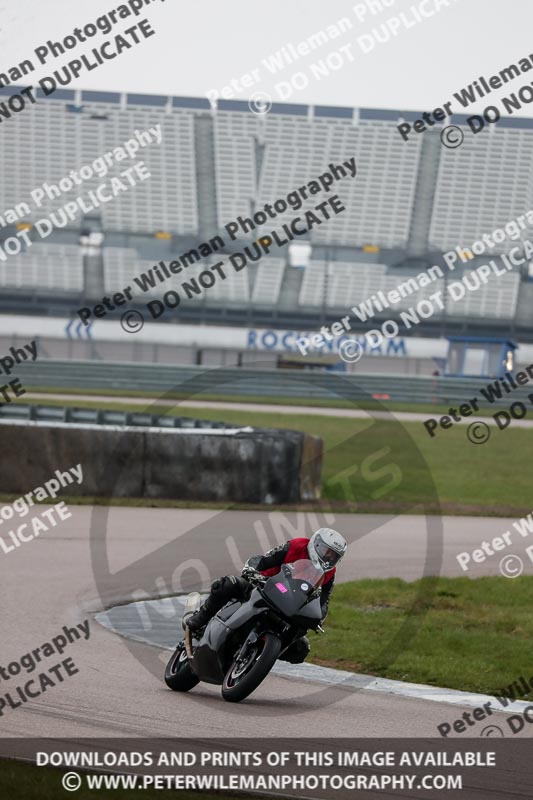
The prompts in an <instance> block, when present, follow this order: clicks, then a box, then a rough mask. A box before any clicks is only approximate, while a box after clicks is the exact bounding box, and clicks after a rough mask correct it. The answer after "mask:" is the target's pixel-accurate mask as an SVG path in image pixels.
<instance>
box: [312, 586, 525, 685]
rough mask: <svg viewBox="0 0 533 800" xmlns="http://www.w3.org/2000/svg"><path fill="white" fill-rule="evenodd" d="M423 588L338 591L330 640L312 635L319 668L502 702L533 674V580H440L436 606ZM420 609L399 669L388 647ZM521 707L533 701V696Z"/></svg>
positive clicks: (314, 658)
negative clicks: (425, 596)
mask: <svg viewBox="0 0 533 800" xmlns="http://www.w3.org/2000/svg"><path fill="white" fill-rule="evenodd" d="M420 583H421V582H420V581H415V582H413V583H406V582H405V581H402V580H400V579H399V578H390V579H387V580H361V581H355V582H351V583H344V584H340V585H338V586H336V587H335V591H334V595H333V599H332V603H331V610H330V614H329V616H328V619H327V625H326V629H327V632H326V635H325V636H321V637H316V636H314V635H313V634H311V636H312V639H311V657H310V660H311V661H313V662H314V663H316V664H322V665H324V666H328V667H335V668H337V669H346V670H350V671H353V672H362V673H365V674H370V675H378V676H380V677H383V678H391V679H394V680H402V681H408V682H411V683H424V684H429V685H431V686H441V687H446V688H449V689H460V690H462V691H472V692H481V693H484V694H489V695H494V696H500V695H501V694H502V690H503V691H504V692H505V687H507V686H509V685H510V684H511V683H512V682H513V681H516V680H518V679H519V678H520V677H521V676H524V677H525V678H526V679H528V678H530V676H531V675H532V674H533V660H532V656H531V638H532V636H533V618H532V616H531V594H532V591H533V577H532V576H522V577H519V578H516V579H514V580H513V581H512V584H510V580H509V579H508V578H504V577H486V578H476V579H471V578H439V579H438V582H437V585H436V591H435V594H434V596H433V598H432V599H431V600H428V601H424V600H422V599H420V598H421V597H422V596H423V593H422V592H421V591H420ZM412 608H413V612H412V613H413V615H414V621H415V623H417V633H416V635H415V636H414V637H412V638H411V639H410V640H409V641H408V642H407V643H406V646H405V648H404V649H402V651H401V653H400V655H399V656H398V657H397V658H396V659H395V660H394V662H393V663H391V664H388V663H387V652H386V651H385V652H383V651H384V648H385V646H386V643H387V642H391V641H392V640H393V637H394V636H395V635H396V634H397V633H398V632H399V630H400V628H401V626H402V624H403V623H404V621H405V615H406V612H407V611H409V610H410V609H412ZM516 699H521V700H533V693H532V692H530V693H529V694H527V695H524V696H522V697H519V696H517V697H516Z"/></svg>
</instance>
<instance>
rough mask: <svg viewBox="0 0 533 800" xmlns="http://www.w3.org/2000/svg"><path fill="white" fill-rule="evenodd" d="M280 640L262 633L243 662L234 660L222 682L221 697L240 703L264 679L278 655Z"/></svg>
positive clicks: (230, 701)
mask: <svg viewBox="0 0 533 800" xmlns="http://www.w3.org/2000/svg"><path fill="white" fill-rule="evenodd" d="M280 650H281V642H280V640H279V639H278V637H277V636H274V634H273V633H264V634H262V636H260V637H259V638H258V640H257V642H256V643H255V644H254V645H253V646H252V647H251V649H250V652H249V653H248V655H247V657H246V659H245V660H244V662H241V663H239V662H236V661H234V662H233V664H232V665H231V667H230V668H229V670H228V672H227V673H226V676H225V677H224V682H223V684H222V697H223V698H224V700H227V701H228V702H229V703H240V701H241V700H244V698H245V697H248V695H249V694H251V693H252V692H253V691H254V690H255V689H257V687H258V686H259V684H260V683H261V682H262V681H264V679H265V678H266V676H267V675H268V673H269V672H270V670H271V669H272V667H273V666H274V663H275V661H276V659H277V657H278V656H279V653H280Z"/></svg>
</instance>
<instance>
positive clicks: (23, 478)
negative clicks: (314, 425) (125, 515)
mask: <svg viewBox="0 0 533 800" xmlns="http://www.w3.org/2000/svg"><path fill="white" fill-rule="evenodd" d="M0 440H1V441H2V459H0V486H1V487H2V492H5V493H9V494H22V495H23V494H25V493H26V492H27V491H28V487H37V486H42V485H43V484H44V483H45V481H47V480H48V479H49V478H50V477H52V476H53V474H54V472H55V471H56V470H58V469H59V470H61V471H66V470H68V469H69V468H70V467H73V466H75V465H76V464H81V465H82V468H83V473H84V480H83V483H82V484H81V485H77V484H73V485H72V486H70V487H66V489H65V490H64V494H67V495H68V494H76V495H84V496H99V497H102V496H103V497H109V498H110V499H111V498H113V497H138V498H142V497H150V498H166V499H175V500H209V501H213V500H214V501H221V502H241V503H265V504H273V503H276V504H277V503H294V502H300V501H303V500H316V499H318V498H319V497H320V481H321V469H322V440H321V439H320V438H318V437H314V436H308V435H307V434H305V433H301V432H299V431H288V430H269V429H249V428H248V429H242V430H232V429H229V428H222V429H221V428H214V427H213V428H212V429H211V430H205V429H201V430H195V429H187V428H163V427H162V428H153V427H150V428H146V427H130V428H124V427H118V426H116V425H105V424H100V425H98V424H80V423H76V422H55V423H50V422H28V421H26V422H24V421H22V420H18V421H13V420H9V419H7V418H4V419H1V420H0Z"/></svg>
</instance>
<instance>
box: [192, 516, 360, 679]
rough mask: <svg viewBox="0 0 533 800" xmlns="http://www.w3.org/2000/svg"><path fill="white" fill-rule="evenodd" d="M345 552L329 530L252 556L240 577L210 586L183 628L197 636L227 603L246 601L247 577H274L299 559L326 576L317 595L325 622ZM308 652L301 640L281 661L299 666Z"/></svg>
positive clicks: (341, 540)
mask: <svg viewBox="0 0 533 800" xmlns="http://www.w3.org/2000/svg"><path fill="white" fill-rule="evenodd" d="M346 548H347V544H346V540H345V539H344V537H343V536H341V534H340V533H338V532H337V531H334V530H333V529H332V528H319V529H318V530H317V531H315V533H313V535H312V536H311V538H310V539H305V538H298V539H290V540H289V541H288V542H285V544H283V545H280V546H279V547H274V548H273V549H272V550H269V551H268V553H266V554H265V555H264V556H252V558H249V559H248V561H247V562H246V564H245V565H244V568H243V570H242V573H241V577H236V576H235V575H226V576H225V577H224V578H219V579H218V580H216V581H215V582H214V583H213V585H212V586H211V591H210V593H209V595H208V596H207V598H206V600H205V602H204V603H203V605H202V606H201V607H200V608H199V609H198V611H196V612H195V613H194V614H191V616H190V617H189V618H188V619H187V620H186V624H187V626H188V627H189V629H190V630H191V631H192V632H193V633H198V631H200V630H201V629H202V628H205V626H206V625H207V623H208V622H209V620H210V619H211V618H212V617H214V616H215V614H216V613H217V612H218V611H220V609H221V608H222V606H224V605H226V603H228V602H229V601H230V600H241V601H245V600H247V599H248V598H249V596H250V593H251V590H252V585H251V583H250V582H249V581H248V580H246V578H247V576H250V575H252V574H253V573H254V572H260V573H261V574H262V575H264V576H267V577H270V576H271V575H277V573H278V572H279V569H280V567H281V565H282V564H288V563H292V562H294V561H298V560H300V559H310V560H311V562H312V563H313V565H314V566H315V567H317V569H320V570H324V572H325V577H324V583H323V584H322V586H321V594H320V605H321V608H322V621H324V619H325V617H326V614H327V613H328V604H329V598H330V596H331V590H332V589H333V583H334V578H335V572H336V565H337V564H338V563H339V561H340V560H341V558H342V557H343V555H344V553H345V552H346ZM310 649H311V648H310V645H309V640H308V638H307V636H302V637H301V638H300V639H297V640H296V641H295V642H294V643H293V644H292V645H291V646H290V647H289V648H288V649H287V650H286V651H285V653H284V654H283V656H282V660H283V661H290V662H291V663H293V664H300V663H301V662H302V661H304V660H305V659H306V658H307V656H308V654H309V651H310Z"/></svg>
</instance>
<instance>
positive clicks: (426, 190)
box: [407, 130, 442, 258]
mask: <svg viewBox="0 0 533 800" xmlns="http://www.w3.org/2000/svg"><path fill="white" fill-rule="evenodd" d="M441 153H442V145H441V141H440V131H439V130H428V131H426V133H425V134H424V136H423V137H422V144H421V150H420V161H419V164H418V175H417V179H416V189H415V199H414V203H413V213H412V215H411V227H410V229H409V239H408V242H407V257H408V258H409V257H410V258H423V257H424V256H425V255H426V254H427V252H428V250H429V249H430V247H429V231H430V227H431V218H432V215H433V201H434V198H435V191H436V188H437V176H438V173H439V166H440V159H441Z"/></svg>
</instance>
